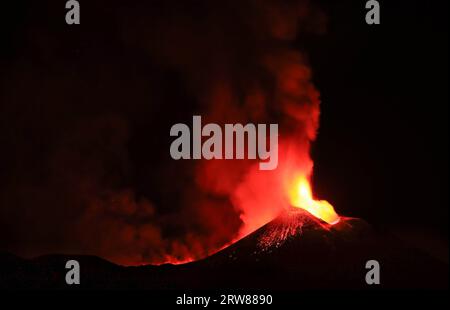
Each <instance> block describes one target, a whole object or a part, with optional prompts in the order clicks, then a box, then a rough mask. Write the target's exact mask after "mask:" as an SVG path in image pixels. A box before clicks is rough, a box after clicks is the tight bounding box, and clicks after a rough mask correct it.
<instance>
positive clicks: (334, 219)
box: [289, 176, 339, 225]
mask: <svg viewBox="0 0 450 310" xmlns="http://www.w3.org/2000/svg"><path fill="white" fill-rule="evenodd" d="M289 200H290V203H291V205H292V206H294V207H297V208H301V209H304V210H306V211H308V212H309V213H311V214H312V215H314V216H315V217H317V218H319V219H321V220H322V221H324V222H327V223H328V224H331V225H333V224H336V223H338V222H339V215H337V213H336V212H335V211H334V208H333V206H332V205H331V204H330V203H329V202H328V201H325V200H314V198H313V195H312V190H311V186H310V184H309V181H308V179H307V178H306V177H304V176H300V177H297V178H296V179H295V181H294V183H293V185H292V187H291V188H289Z"/></svg>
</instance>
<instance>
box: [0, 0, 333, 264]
mask: <svg viewBox="0 0 450 310" xmlns="http://www.w3.org/2000/svg"><path fill="white" fill-rule="evenodd" d="M27 10H28V11H29V12H33V14H32V16H30V20H28V21H27V22H26V23H20V24H17V25H13V26H14V27H11V29H9V31H10V32H11V34H12V35H11V37H15V38H17V39H15V40H13V41H11V42H10V43H11V48H10V53H5V54H2V56H1V57H2V61H1V63H2V64H4V66H3V67H4V68H5V70H4V71H3V73H2V75H1V83H2V88H1V89H2V91H1V102H2V104H1V113H0V115H1V116H0V118H1V124H2V128H1V129H2V130H1V133H0V138H1V143H2V149H4V151H3V152H2V154H1V155H0V156H1V157H0V159H1V164H2V166H3V168H2V172H1V185H2V187H1V191H0V204H1V205H0V234H1V235H2V238H1V239H0V249H3V250H7V251H13V252H15V253H17V254H20V255H26V256H35V255H41V254H46V253H54V252H62V253H79V254H94V255H99V256H102V257H105V258H107V259H110V260H112V261H114V262H117V263H122V264H141V263H163V262H182V261H186V260H191V259H196V258H200V257H204V256H206V255H208V254H211V253H213V252H214V251H216V250H218V249H220V248H221V247H223V246H224V245H226V244H228V243H229V242H230V241H232V240H234V239H236V238H239V237H240V236H242V235H245V234H246V233H248V232H250V231H251V230H253V229H255V228H257V227H258V225H261V224H264V221H268V220H270V219H271V217H273V216H274V215H275V214H276V212H278V211H279V210H278V207H275V208H274V205H275V206H278V205H280V204H277V203H276V202H277V201H278V199H279V196H278V195H270V193H267V187H270V188H273V187H274V186H276V184H277V183H276V180H278V179H277V178H278V176H276V175H273V174H270V173H267V174H265V175H264V176H261V175H259V174H258V172H255V169H254V165H255V162H254V161H242V160H231V161H183V162H174V161H173V160H172V159H171V158H170V156H169V144H170V142H171V139H170V137H169V129H170V126H171V125H173V124H175V123H177V122H184V123H189V122H190V120H191V119H192V115H194V114H200V115H202V118H204V120H205V122H216V123H219V124H221V123H239V122H240V123H248V122H253V123H264V122H265V123H269V122H277V123H280V125H281V127H280V129H281V131H282V133H281V134H282V135H283V136H284V137H288V138H289V139H288V140H289V141H290V140H295V141H296V146H295V148H297V149H299V150H300V151H297V154H303V155H302V156H304V158H302V156H300V161H301V164H302V165H303V164H304V165H306V166H308V167H307V168H305V169H306V170H308V169H311V168H312V163H310V159H309V143H310V142H311V141H312V140H314V138H315V135H316V131H317V128H318V118H319V99H318V96H319V94H318V92H317V90H316V89H315V88H314V86H313V85H312V83H311V70H310V68H309V66H308V64H307V61H306V58H305V55H304V54H303V53H302V52H300V51H298V50H297V49H296V48H293V47H292V46H293V45H294V43H298V42H299V41H301V36H302V34H303V33H311V32H320V31H323V27H324V17H323V15H322V14H321V12H320V11H319V10H318V9H317V8H315V7H313V6H312V5H311V3H310V2H309V1H283V2H282V1H251V0H247V1H221V2H218V1H152V2H136V3H135V4H133V6H129V7H128V6H126V5H125V4H124V3H121V2H117V3H115V2H114V1H113V3H111V1H98V2H95V3H92V4H87V5H85V6H82V10H83V13H82V14H83V17H82V19H83V20H82V23H81V25H80V26H79V28H76V29H74V28H72V29H70V30H67V29H62V28H61V27H60V25H59V20H58V17H59V15H58V14H60V15H61V14H63V11H61V12H60V11H57V9H55V5H54V3H52V2H51V1H49V2H43V4H42V5H41V4H40V5H39V6H38V5H37V4H33V3H32V2H30V3H29V6H28V7H27ZM61 16H64V15H61ZM105 16H107V17H108V18H106V17H105ZM282 143H283V144H289V143H287V142H286V139H285V140H284V141H282ZM289 149H291V147H290V146H289V147H286V148H283V151H282V153H283V154H285V153H289V151H288V150H289ZM282 156H283V155H282ZM284 158H286V157H284ZM280 160H281V159H280ZM310 165H311V167H309V166H310ZM282 169H283V167H282ZM255 191H256V192H266V193H267V194H266V195H265V196H259V195H256V196H255V195H254V192H255Z"/></svg>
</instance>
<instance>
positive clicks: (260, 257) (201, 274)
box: [0, 210, 448, 290]
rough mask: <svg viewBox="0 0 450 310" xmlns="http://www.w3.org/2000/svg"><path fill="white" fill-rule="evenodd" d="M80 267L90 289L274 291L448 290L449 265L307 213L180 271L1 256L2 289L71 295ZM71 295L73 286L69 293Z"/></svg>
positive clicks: (285, 217)
mask: <svg viewBox="0 0 450 310" xmlns="http://www.w3.org/2000/svg"><path fill="white" fill-rule="evenodd" d="M69 259H76V260H78V261H79V263H80V266H81V285H79V286H77V289H80V288H81V289H89V288H130V289H132V288H139V289H196V288H197V289H214V288H224V289H225V288H227V289H230V288H232V289H234V288H247V289H271V290H299V289H317V288H328V289H335V288H336V289H344V288H362V289H367V288H370V289H374V288H375V289H376V288H446V287H448V264H446V263H444V262H441V261H438V260H436V259H434V258H432V257H431V256H428V255H427V254H425V253H422V252H420V251H418V250H415V249H411V248H409V247H407V246H405V245H404V244H403V243H402V242H400V241H399V240H397V239H395V238H393V237H390V236H384V235H381V234H379V233H377V232H376V231H374V230H373V229H372V228H371V227H370V226H369V225H368V224H367V223H366V222H364V221H363V220H360V219H354V218H342V219H341V221H340V222H339V223H337V224H335V225H333V226H330V225H328V224H324V223H323V222H321V221H319V220H317V219H315V218H313V217H312V216H310V215H309V214H308V213H306V212H305V211H302V210H293V211H289V212H286V213H284V214H281V215H280V216H279V217H278V218H276V219H275V220H273V221H272V222H270V223H268V224H266V225H265V226H263V227H261V228H260V229H258V230H257V231H255V232H253V233H252V234H250V235H248V236H247V237H245V238H243V239H241V240H239V241H238V242H236V243H234V244H233V245H231V246H229V247H227V248H225V249H223V250H221V251H219V252H217V253H216V254H214V255H212V256H210V257H207V258H205V259H202V260H199V261H196V262H192V263H188V264H182V265H170V264H166V265H161V266H151V265H148V266H136V267H124V266H119V265H115V264H113V263H110V262H108V261H106V260H103V259H101V258H98V257H94V256H78V255H46V256H41V257H38V258H35V259H30V260H26V259H21V258H19V257H16V256H14V255H11V254H0V263H1V265H0V287H2V288H67V287H68V285H67V284H66V283H65V274H66V272H67V270H66V269H65V263H66V261H68V260H69ZM372 259H374V260H377V261H378V262H379V263H380V270H381V271H380V275H381V276H380V279H381V284H380V285H378V286H377V285H367V284H366V281H365V275H366V273H367V271H368V270H367V269H366V268H365V265H366V262H367V261H368V260H372ZM71 289H73V286H72V287H71Z"/></svg>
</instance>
